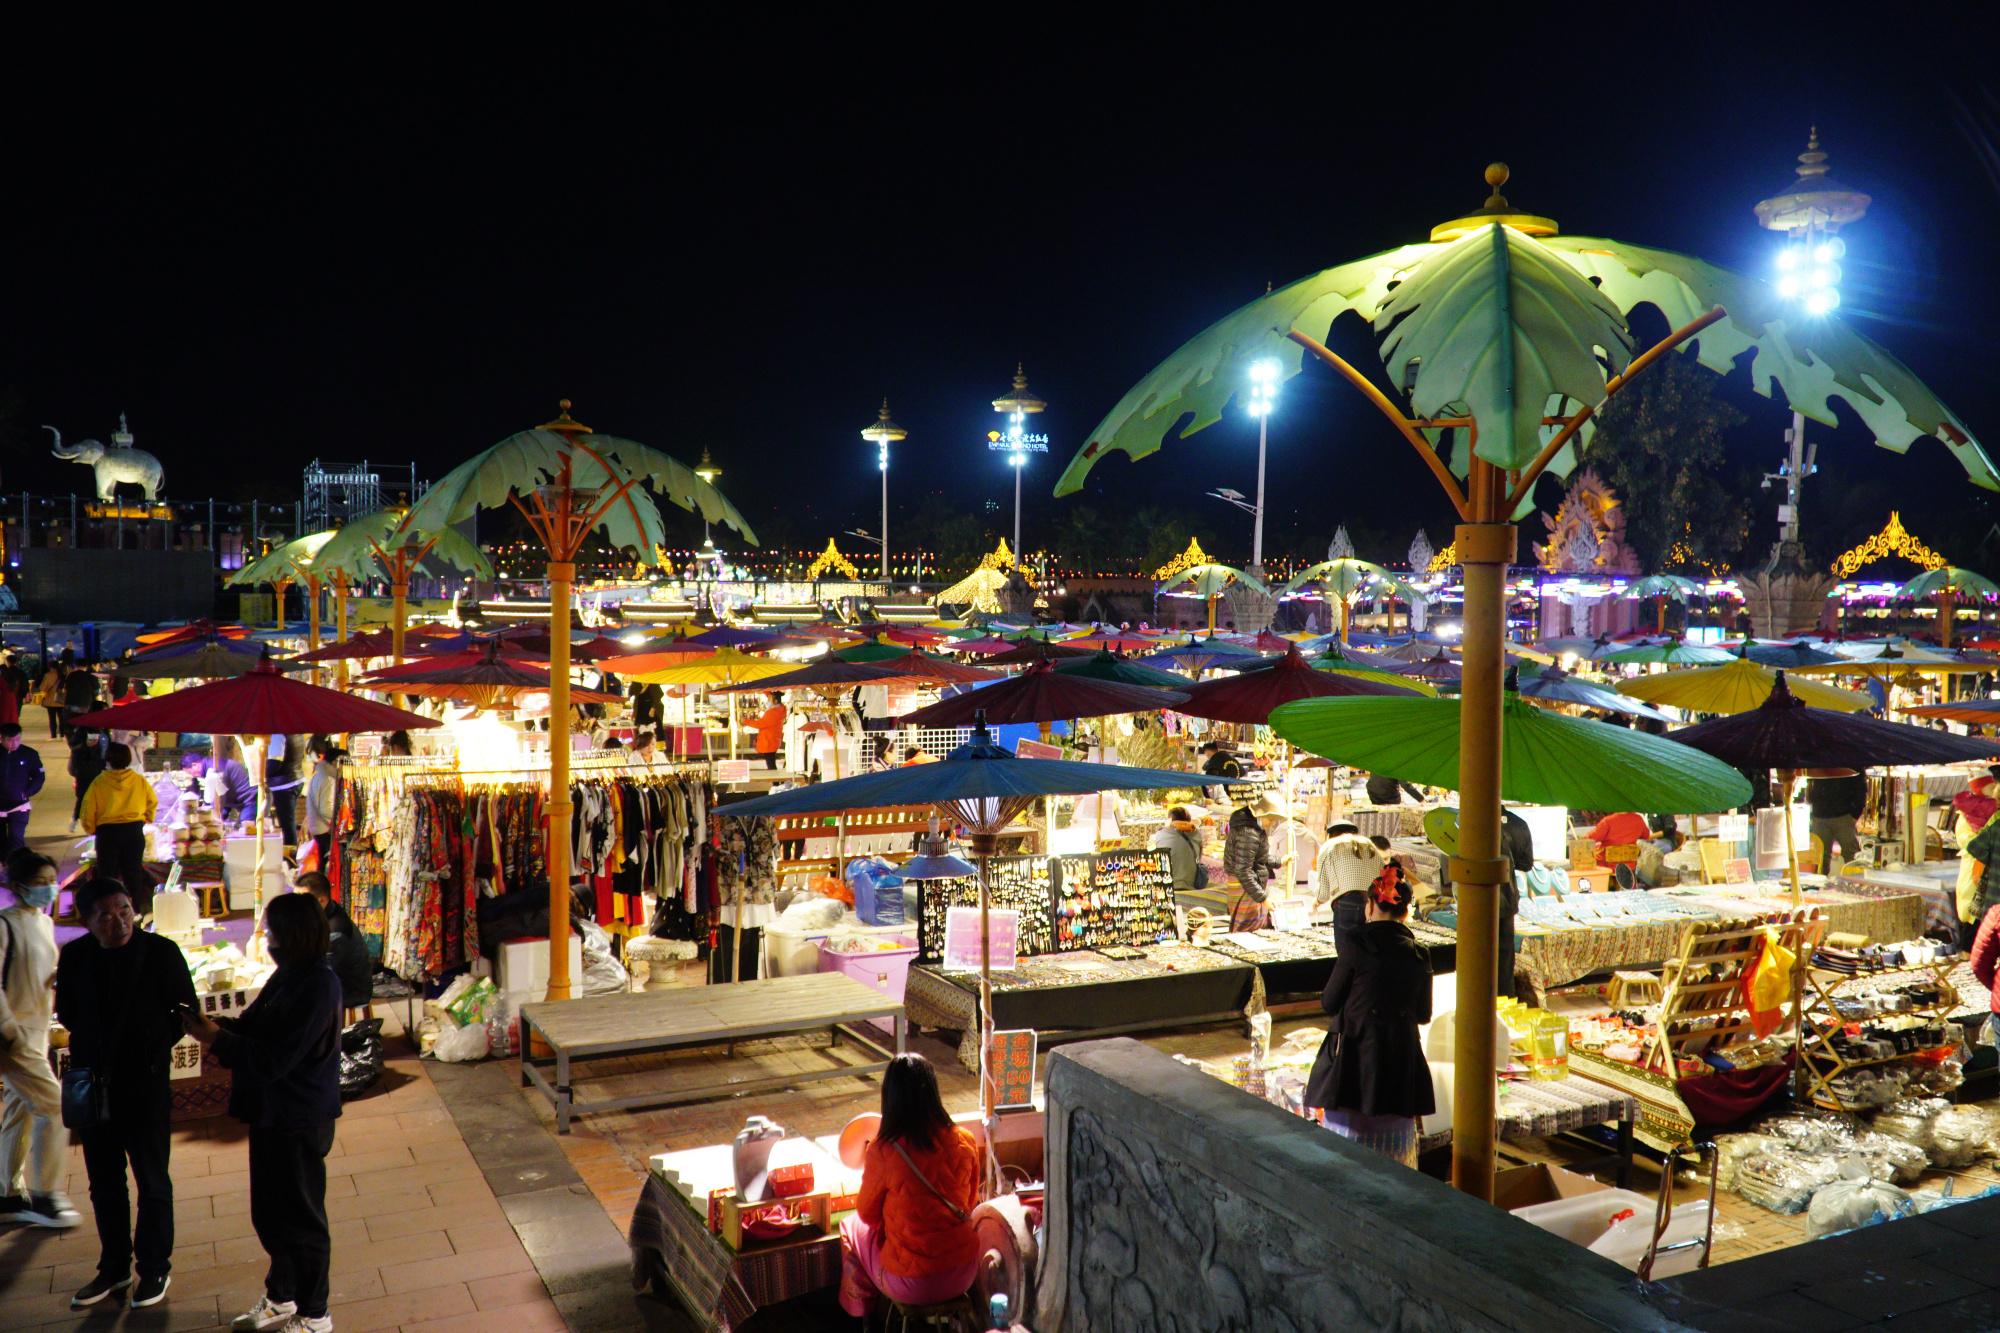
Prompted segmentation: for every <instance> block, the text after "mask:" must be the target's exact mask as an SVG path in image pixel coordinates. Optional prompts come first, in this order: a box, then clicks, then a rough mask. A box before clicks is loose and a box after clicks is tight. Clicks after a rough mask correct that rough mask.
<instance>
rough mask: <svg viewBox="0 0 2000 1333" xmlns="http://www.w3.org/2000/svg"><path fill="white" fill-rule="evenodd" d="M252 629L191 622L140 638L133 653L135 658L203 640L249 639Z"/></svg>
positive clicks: (206, 621) (201, 621) (205, 622)
mask: <svg viewBox="0 0 2000 1333" xmlns="http://www.w3.org/2000/svg"><path fill="white" fill-rule="evenodd" d="M249 637H250V627H249V626H247V625H218V624H216V623H215V622H214V621H213V620H207V619H202V620H190V621H188V623H187V624H185V625H176V626H174V627H173V628H172V629H164V630H155V631H153V632H152V633H150V634H141V635H140V636H139V637H138V643H139V647H138V648H137V649H135V650H134V651H133V654H132V655H133V656H134V657H143V656H145V655H146V654H147V653H153V652H158V651H159V650H160V649H162V648H173V647H176V646H178V645H180V644H184V643H194V642H197V641H199V640H202V639H247V638H249Z"/></svg>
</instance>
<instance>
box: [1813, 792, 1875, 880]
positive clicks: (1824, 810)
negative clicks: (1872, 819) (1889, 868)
mask: <svg viewBox="0 0 2000 1333" xmlns="http://www.w3.org/2000/svg"><path fill="white" fill-rule="evenodd" d="M1806 802H1807V804H1809V805H1810V806H1811V807H1812V835H1813V836H1814V837H1815V838H1818V839H1819V840H1820V842H1821V843H1822V844H1824V845H1825V847H1826V854H1827V858H1828V859H1829V860H1831V859H1832V857H1833V849H1834V848H1835V847H1836V846H1838V847H1839V848H1840V854H1841V855H1842V856H1844V857H1846V858H1847V859H1848V860H1850V861H1851V860H1853V859H1854V858H1855V857H1856V856H1858V855H1860V854H1861V834H1860V833H1859V832H1858V831H1857V830H1856V829H1855V826H1854V821H1855V820H1856V819H1857V818H1859V816H1860V814H1861V812H1862V811H1863V810H1866V809H1867V808H1868V778H1867V775H1866V774H1862V773H1850V774H1848V775H1847V776H1846V777H1844V778H1814V779H1813V780H1812V781H1811V782H1808V783H1807V784H1806ZM1820 869H1821V870H1824V869H1826V867H1825V866H1821V867H1820Z"/></svg>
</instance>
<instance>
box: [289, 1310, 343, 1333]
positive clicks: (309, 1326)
mask: <svg viewBox="0 0 2000 1333" xmlns="http://www.w3.org/2000/svg"><path fill="white" fill-rule="evenodd" d="M282 1333H333V1316H332V1315H330V1314H323V1315H321V1316H320V1317H319V1318H317V1319H308V1318H307V1317H306V1316H305V1315H302V1314H295V1315H293V1316H292V1317H291V1318H290V1319H289V1320H287V1321H286V1322H285V1327H284V1329H283V1330H282Z"/></svg>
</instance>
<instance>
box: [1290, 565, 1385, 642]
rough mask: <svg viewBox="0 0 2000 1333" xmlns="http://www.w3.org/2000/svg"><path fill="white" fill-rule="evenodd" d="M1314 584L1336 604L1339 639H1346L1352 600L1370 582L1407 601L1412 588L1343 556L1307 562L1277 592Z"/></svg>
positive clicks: (1294, 589) (1371, 584)
mask: <svg viewBox="0 0 2000 1333" xmlns="http://www.w3.org/2000/svg"><path fill="white" fill-rule="evenodd" d="M1315 583H1317V584H1318V585H1319V587H1320V592H1321V594H1322V595H1323V596H1324V597H1325V598H1326V599H1327V601H1329V602H1338V603H1339V604H1340V641H1341V642H1342V643H1346V642H1347V617H1348V613H1349V612H1350V610H1351V609H1352V608H1353V606H1354V599H1355V598H1356V597H1357V596H1359V595H1360V594H1361V593H1362V592H1363V591H1365V590H1366V589H1368V588H1369V587H1371V586H1374V585H1382V587H1383V590H1384V591H1386V592H1389V593H1391V594H1393V595H1395V596H1397V597H1401V598H1402V599H1403V600H1405V601H1409V600H1410V599H1411V598H1412V597H1413V596H1414V595H1415V593H1416V590H1415V589H1414V588H1412V587H1410V586H1409V584H1407V583H1406V582H1404V581H1403V580H1402V579H1401V578H1398V577H1397V576H1396V575H1394V574H1392V573H1390V572H1389V571H1388V570H1386V569H1384V568H1382V566H1380V565H1378V564H1375V563H1374V562H1373V561H1369V560H1357V559H1355V558H1354V557H1353V556H1345V557H1342V558H1340V559H1337V560H1322V561H1320V562H1319V563H1318V564H1316V565H1307V566H1306V567H1305V568H1304V569H1302V570H1300V571H1299V572H1298V573H1296V574H1294V575H1292V577H1291V578H1289V579H1287V580H1285V583H1284V586H1283V587H1282V588H1280V589H1279V591H1280V592H1287V593H1295V592H1299V591H1301V590H1302V589H1304V588H1307V587H1310V586H1311V585H1313V584H1315Z"/></svg>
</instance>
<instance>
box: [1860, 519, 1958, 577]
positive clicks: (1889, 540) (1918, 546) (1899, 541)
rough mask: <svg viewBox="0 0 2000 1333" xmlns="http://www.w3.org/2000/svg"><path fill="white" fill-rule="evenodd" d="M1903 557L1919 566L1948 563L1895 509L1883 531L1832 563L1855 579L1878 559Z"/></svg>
mask: <svg viewBox="0 0 2000 1333" xmlns="http://www.w3.org/2000/svg"><path fill="white" fill-rule="evenodd" d="M1892 555H1894V556H1901V557H1902V558H1903V559H1905V560H1908V561H1909V562H1910V563H1912V564H1914V565H1916V566H1917V567H1918V568H1919V569H1943V568H1944V567H1945V565H1946V564H1948V563H1949V562H1948V561H1947V560H1946V559H1945V558H1944V557H1943V556H1941V555H1939V554H1938V553H1937V552H1936V551H1933V550H1932V549H1931V548H1930V547H1928V546H1926V545H1924V544H1923V543H1922V542H1920V541H1918V540H1917V538H1916V536H1915V534H1913V533H1912V532H1911V531H1910V530H1909V529H1908V528H1906V527H1904V526H1903V516H1902V514H1900V513H1898V512H1897V511H1896V510H1894V509H1891V510H1890V511H1889V521H1888V522H1887V523H1885V524H1883V525H1882V530H1881V531H1880V532H1878V533H1876V534H1875V535H1874V536H1873V537H1870V538H1869V539H1868V540H1867V541H1865V542H1862V543H1861V544H1860V545H1859V546H1855V547H1851V548H1849V549H1848V550H1845V551H1842V552H1841V553H1840V555H1839V556H1838V557H1836V558H1835V560H1834V562H1833V572H1834V573H1835V574H1836V575H1838V576H1839V577H1841V578H1844V579H1845V578H1852V577H1853V576H1854V575H1855V574H1856V573H1857V572H1859V571H1861V570H1863V569H1866V568H1867V567H1868V566H1869V565H1871V564H1873V563H1874V562H1875V561H1877V560H1882V559H1885V558H1887V557H1889V556H1892Z"/></svg>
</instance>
